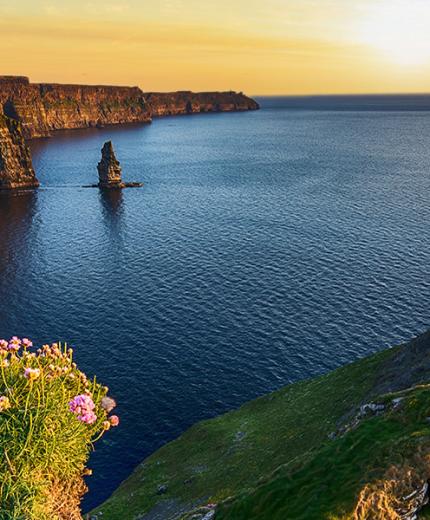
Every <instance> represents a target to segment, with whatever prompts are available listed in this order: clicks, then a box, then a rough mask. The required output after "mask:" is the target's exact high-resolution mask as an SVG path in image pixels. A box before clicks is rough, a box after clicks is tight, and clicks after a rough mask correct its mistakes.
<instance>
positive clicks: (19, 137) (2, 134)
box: [0, 114, 39, 189]
mask: <svg viewBox="0 0 430 520" xmlns="http://www.w3.org/2000/svg"><path fill="white" fill-rule="evenodd" d="M38 186H39V181H38V180H37V178H36V174H35V173H34V169H33V165H32V162H31V154H30V149H29V148H28V146H27V144H26V143H25V141H24V137H23V134H22V130H21V125H20V123H18V122H17V121H15V120H13V119H11V118H9V117H6V116H3V115H1V114H0V189H17V188H37V187H38Z"/></svg>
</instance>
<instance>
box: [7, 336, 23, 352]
mask: <svg viewBox="0 0 430 520" xmlns="http://www.w3.org/2000/svg"><path fill="white" fill-rule="evenodd" d="M20 347H21V340H20V339H19V338H18V337H17V336H13V337H12V338H11V339H10V340H9V344H8V346H7V348H8V350H11V351H12V352H17V351H18V350H19V349H20Z"/></svg>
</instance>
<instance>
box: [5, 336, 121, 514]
mask: <svg viewBox="0 0 430 520" xmlns="http://www.w3.org/2000/svg"><path fill="white" fill-rule="evenodd" d="M31 346H32V345H31V342H29V341H28V340H19V339H18V338H12V340H10V341H9V342H7V341H4V340H0V365H1V367H0V370H1V376H0V518H1V519H4V520H18V519H25V520H55V519H60V518H69V519H75V518H76V519H79V518H80V508H79V504H80V499H81V496H82V495H83V494H84V493H85V491H86V486H85V484H84V481H83V476H84V475H85V474H89V473H90V472H89V470H86V469H85V464H86V461H87V459H88V456H89V452H90V450H91V448H92V443H93V442H94V441H95V440H96V439H98V438H99V437H100V436H101V435H102V434H103V432H104V431H106V430H107V429H109V427H110V425H111V423H110V421H109V418H108V416H107V415H108V411H110V410H111V409H112V407H113V404H112V403H114V401H113V400H111V399H109V398H106V397H105V395H106V392H107V388H106V387H102V386H101V385H100V384H99V383H97V382H96V380H95V379H94V380H92V381H90V380H88V379H87V377H86V376H85V374H84V373H82V372H81V371H80V370H79V369H78V368H77V366H76V364H75V363H74V362H73V352H72V350H71V349H68V348H67V346H62V345H61V344H53V345H50V346H49V345H45V346H43V347H42V348H41V349H39V350H38V351H36V352H32V348H31ZM77 396H81V397H79V398H77ZM83 396H85V397H83ZM74 399H75V401H76V403H79V402H80V401H79V399H81V400H83V401H84V402H88V403H89V404H90V405H91V406H89V408H88V410H87V411H86V409H84V408H82V407H81V408H79V407H77V406H75V407H74V412H73V411H72V404H71V403H74V402H75V401H74ZM105 401H107V402H108V403H109V406H106V405H105ZM93 406H94V408H93V409H91V408H92V407H93ZM107 410H108V411H107ZM113 422H116V419H115V416H114V418H113Z"/></svg>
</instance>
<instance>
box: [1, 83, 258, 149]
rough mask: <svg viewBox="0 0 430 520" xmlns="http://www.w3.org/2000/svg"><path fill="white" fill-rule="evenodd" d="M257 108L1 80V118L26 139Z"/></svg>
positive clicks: (220, 95) (207, 97) (230, 96)
mask: <svg viewBox="0 0 430 520" xmlns="http://www.w3.org/2000/svg"><path fill="white" fill-rule="evenodd" d="M258 108H259V106H258V103H257V102H256V101H254V100H253V99H251V98H249V97H247V96H245V95H243V94H242V93H237V92H200V93H194V92H185V91H184V92H171V93H167V94H163V93H156V92H150V93H147V94H144V93H143V92H142V90H140V88H138V87H112V86H89V85H60V84H56V83H51V84H50V83H30V81H29V79H28V78H26V77H24V76H0V113H4V114H5V115H6V116H8V117H10V118H13V119H16V120H17V121H19V122H20V123H21V125H22V131H23V134H24V137H25V138H26V139H31V138H34V137H44V136H48V135H50V133H51V132H52V131H54V130H62V129H67V128H87V127H94V126H103V125H110V124H119V123H139V122H140V123H149V122H150V121H151V117H152V116H166V115H177V114H195V113H200V112H233V111H245V110H256V109H258Z"/></svg>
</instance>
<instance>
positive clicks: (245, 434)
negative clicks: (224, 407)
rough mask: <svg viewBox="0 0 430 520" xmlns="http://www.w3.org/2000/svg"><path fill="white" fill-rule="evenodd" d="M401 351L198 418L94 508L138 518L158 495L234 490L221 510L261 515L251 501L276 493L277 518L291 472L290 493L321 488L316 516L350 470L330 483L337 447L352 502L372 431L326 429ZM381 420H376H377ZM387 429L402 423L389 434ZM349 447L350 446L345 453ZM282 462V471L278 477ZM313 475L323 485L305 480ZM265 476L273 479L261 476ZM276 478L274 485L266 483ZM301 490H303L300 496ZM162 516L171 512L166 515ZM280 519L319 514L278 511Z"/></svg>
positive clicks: (203, 495)
mask: <svg viewBox="0 0 430 520" xmlns="http://www.w3.org/2000/svg"><path fill="white" fill-rule="evenodd" d="M395 351H396V349H390V350H386V351H384V352H382V353H379V354H376V355H374V356H371V357H369V358H366V359H363V360H360V361H358V362H356V363H354V364H352V365H349V366H346V367H343V368H340V369H338V370H335V371H334V372H332V373H330V374H328V375H325V376H323V377H319V378H316V379H313V380H310V381H305V382H300V383H296V384H293V385H290V386H287V387H285V388H283V389H282V390H279V391H277V392H274V393H272V394H269V395H267V396H264V397H262V398H260V399H257V400H255V401H252V402H250V403H247V404H245V405H244V406H242V407H241V408H240V409H238V410H236V411H233V412H230V413H228V414H226V415H223V416H221V417H218V418H216V419H212V420H209V421H203V422H201V423H199V424H197V425H195V426H194V427H192V428H191V429H190V430H188V431H187V432H186V433H185V434H184V435H182V437H180V438H179V439H178V440H176V441H174V442H172V443H170V444H167V445H166V446H164V447H163V448H161V449H160V450H158V451H157V452H156V453H155V454H153V455H152V456H151V457H149V458H148V459H147V460H146V461H144V463H143V464H141V465H140V466H139V467H138V468H137V469H136V471H135V472H134V473H133V474H132V476H131V477H130V478H129V479H128V480H126V481H125V482H124V483H123V484H122V485H121V486H120V487H119V488H118V490H117V491H116V492H115V493H114V494H113V496H112V497H111V498H110V499H109V500H108V501H107V502H105V503H104V504H103V505H102V506H101V507H100V508H98V509H97V510H96V511H94V512H102V513H103V516H102V518H103V519H104V520H115V519H118V518H121V519H122V520H132V519H135V518H137V517H138V516H139V515H142V514H144V513H146V512H148V511H149V510H151V509H152V508H153V507H154V506H155V505H156V504H157V503H159V504H163V503H165V501H168V500H174V501H175V502H176V503H177V504H184V505H188V506H189V507H191V506H190V505H191V504H205V503H208V502H216V503H218V502H220V501H222V500H224V499H227V498H228V497H232V496H241V497H242V498H240V499H238V501H237V502H235V503H234V505H231V506H230V507H229V508H227V507H226V508H225V509H223V511H222V512H221V513H219V514H220V515H221V516H220V518H231V519H235V520H236V519H237V520H239V518H244V519H245V518H254V516H252V515H251V516H249V515H250V511H251V510H253V508H254V507H257V510H260V509H259V508H260V507H261V504H266V502H267V503H271V501H272V499H273V500H274V504H275V505H273V507H272V508H271V509H270V514H269V513H268V514H267V515H266V516H261V518H267V519H269V518H273V519H275V518H276V517H275V516H273V515H274V514H275V511H276V508H277V507H278V506H277V505H276V504H280V501H282V495H283V490H284V487H285V482H289V481H290V480H291V479H292V475H294V481H293V482H291V483H290V486H291V493H290V495H291V496H292V495H293V494H294V493H297V491H298V489H301V488H303V489H304V490H305V489H306V493H310V496H315V497H316V498H315V505H313V506H310V507H313V509H314V511H315V514H316V515H318V514H320V513H319V512H321V511H323V510H325V509H327V508H326V506H324V505H323V504H322V503H321V504H320V503H319V500H318V497H317V495H318V494H319V493H321V490H326V488H327V487H328V488H329V491H330V490H331V493H332V494H333V493H337V488H338V487H339V485H340V482H339V480H342V478H343V477H341V476H340V477H339V479H336V478H335V477H333V479H331V480H330V479H327V484H325V483H324V481H325V479H326V477H327V469H328V468H331V467H332V465H333V464H335V459H334V458H333V457H334V455H335V453H337V452H338V451H340V453H341V457H343V458H342V459H341V460H339V461H338V462H339V464H340V466H341V467H343V466H346V467H349V466H351V467H350V469H348V471H351V475H350V477H348V478H347V482H349V484H347V483H345V488H344V490H343V491H342V497H343V498H342V499H341V500H340V501H339V504H340V505H342V504H344V505H345V508H346V507H347V505H348V504H350V502H351V499H352V497H353V496H354V493H355V492H356V488H357V486H356V483H357V479H358V476H359V475H362V471H363V467H362V466H363V465H364V466H366V461H368V459H369V458H372V455H371V453H370V451H368V452H366V450H367V449H368V448H369V446H370V444H369V446H368V444H366V439H368V440H370V439H372V436H373V434H374V433H375V431H374V430H369V431H368V432H367V433H366V435H365V436H364V438H363V439H358V438H357V439H354V438H353V436H347V437H345V439H342V440H340V441H334V442H332V443H329V442H328V434H329V433H330V432H332V431H333V430H335V429H336V426H337V424H338V421H339V419H340V418H341V417H342V416H344V414H346V413H348V412H350V411H351V409H353V408H354V406H356V405H358V404H360V403H361V402H363V400H364V399H366V398H367V397H368V396H369V395H370V394H371V393H372V388H373V386H374V384H375V382H376V381H377V380H378V378H379V375H380V373H381V370H382V369H383V368H382V367H383V365H384V363H385V361H386V360H388V359H389V358H390V357H391V356H392V355H393V353H394V352H395ZM375 424H377V423H375ZM398 427H399V425H398V422H396V421H394V422H393V423H387V424H386V425H385V423H384V428H383V429H381V430H380V438H381V441H383V439H384V435H386V436H388V437H390V438H391V436H393V438H397V430H395V428H398ZM374 428H376V430H377V429H378V427H377V426H374ZM390 428H393V429H394V430H395V431H394V430H393V432H391V433H390ZM369 442H370V441H369ZM348 443H350V444H348ZM357 443H358V444H357ZM348 446H349V448H350V449H349V451H348V452H344V450H345V449H346V448H348ZM354 446H358V448H359V450H362V451H363V454H362V455H363V457H362V456H361V455H357V459H355V458H351V457H350V454H351V452H352V451H351V450H353V447H354ZM346 453H349V455H347V454H346ZM357 453H359V452H357ZM361 460H362V461H363V463H362V464H361V462H360V461H361ZM350 462H352V464H351V465H350V464H349V463H350ZM275 470H278V471H279V475H276V476H275V477H273V472H274V471H275ZM344 476H345V475H344ZM311 477H312V479H314V480H315V482H317V483H318V486H319V488H318V487H316V486H311V487H306V486H305V483H306V482H307V481H308V480H309V479H310V478H311ZM268 479H270V483H268V484H263V483H261V482H263V481H264V480H266V481H267V480H268ZM273 479H275V480H273ZM259 483H261V484H260V486H261V487H260V486H259ZM160 485H166V486H167V492H166V493H165V494H163V495H158V494H157V488H158V486H160ZM272 485H273V488H272V487H269V488H268V487H267V486H272ZM256 488H257V490H256V491H254V490H255V489H256ZM266 493H268V495H266ZM290 495H289V496H290ZM297 496H299V495H297ZM304 496H305V493H304V492H303V493H302V495H301V498H302V500H303V497H304ZM330 496H332V495H330V493H329V494H328V495H327V497H328V498H327V503H328V502H330V501H331V500H332V499H331V498H329V497H330ZM311 502H312V501H311ZM256 504H257V505H256ZM264 507H266V506H264ZM294 507H295V509H294V511H295V512H294V514H296V513H297V515H299V512H298V511H299V509H300V506H299V505H298V504H297V505H295V506H294ZM342 507H343V506H342ZM230 511H234V513H230ZM242 511H243V513H242ZM252 514H253V513H252ZM303 514H307V513H303ZM309 514H310V513H309ZM312 514H313V513H312ZM235 515H236V516H235ZM237 515H242V516H237ZM246 515H248V516H246ZM270 515H272V516H270ZM165 518H166V520H167V518H168V516H166V517H165ZM255 518H260V516H255ZM279 518H282V519H284V518H308V519H310V518H312V517H311V516H302V517H301V516H297V517H296V516H290V517H285V516H282V515H281V516H279ZM314 518H323V517H318V516H314Z"/></svg>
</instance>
